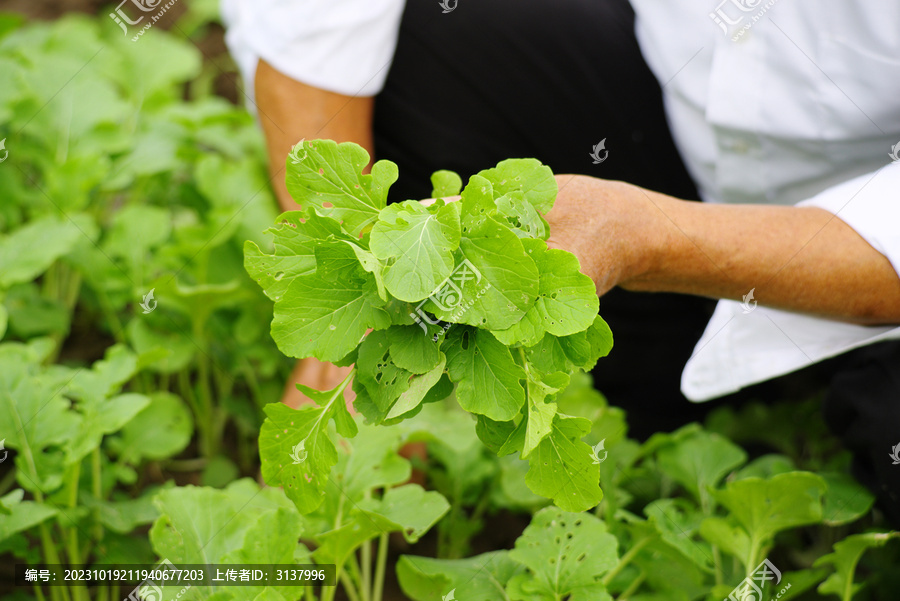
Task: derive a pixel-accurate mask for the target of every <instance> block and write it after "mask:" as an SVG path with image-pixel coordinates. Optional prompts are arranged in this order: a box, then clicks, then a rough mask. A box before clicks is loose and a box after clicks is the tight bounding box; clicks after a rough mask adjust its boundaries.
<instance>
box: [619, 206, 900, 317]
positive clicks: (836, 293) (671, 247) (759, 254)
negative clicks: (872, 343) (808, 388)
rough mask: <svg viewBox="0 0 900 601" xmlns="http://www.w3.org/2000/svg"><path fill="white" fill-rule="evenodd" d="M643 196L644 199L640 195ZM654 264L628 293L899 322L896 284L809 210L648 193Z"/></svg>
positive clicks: (887, 270) (846, 233) (628, 284)
mask: <svg viewBox="0 0 900 601" xmlns="http://www.w3.org/2000/svg"><path fill="white" fill-rule="evenodd" d="M645 192H646V191H645ZM646 199H647V200H648V201H649V202H650V203H652V206H653V208H654V209H655V211H656V220H655V221H656V224H657V228H658V232H659V234H658V236H659V237H658V240H659V241H661V242H662V244H661V245H659V246H658V247H657V250H656V252H655V254H654V256H655V257H656V260H654V261H652V262H651V268H650V269H649V270H647V271H646V272H644V273H642V274H640V275H638V276H636V277H634V278H632V279H630V280H628V281H624V282H621V285H622V286H623V287H625V288H628V289H631V290H647V291H671V292H683V293H689V294H697V295H702V296H709V297H714V298H730V299H735V300H740V299H741V298H742V296H743V295H745V294H747V293H748V292H749V291H750V290H751V289H755V291H754V297H755V298H756V299H757V300H758V302H759V303H760V304H762V305H766V306H771V307H776V308H781V309H786V310H791V311H797V312H801V313H809V314H813V315H819V316H824V317H829V318H832V319H840V320H846V321H851V322H856V323H863V324H887V323H900V277H898V275H897V272H896V271H895V270H894V268H893V267H892V266H891V264H890V262H889V261H888V260H887V258H886V257H885V256H884V255H882V254H881V253H879V252H878V251H876V250H875V249H874V248H872V246H870V245H869V244H868V243H867V242H866V241H865V240H864V239H863V238H861V237H860V236H859V234H857V233H856V232H855V231H854V230H853V229H852V228H851V227H850V226H848V225H847V224H846V223H844V222H843V221H841V220H840V219H839V218H837V217H835V216H834V215H832V214H831V213H829V212H827V211H824V210H822V209H818V208H814V207H775V206H752V205H730V206H729V205H711V204H704V203H692V202H684V201H680V200H677V199H674V198H671V197H668V196H665V195H662V194H656V193H653V192H646Z"/></svg>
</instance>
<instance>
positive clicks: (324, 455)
mask: <svg viewBox="0 0 900 601" xmlns="http://www.w3.org/2000/svg"><path fill="white" fill-rule="evenodd" d="M368 162H369V156H368V153H366V151H365V150H364V149H362V148H361V147H359V146H357V145H356V144H352V143H343V144H337V143H335V142H333V141H330V140H314V141H307V142H301V144H300V145H299V146H298V147H296V148H295V150H294V152H293V153H292V156H291V157H290V158H289V159H288V161H287V187H288V190H289V192H290V193H291V195H292V196H293V197H294V200H295V201H296V202H297V203H298V204H299V205H300V210H298V211H291V212H288V213H285V214H283V215H282V216H281V217H279V218H278V225H277V226H276V227H274V228H272V229H270V230H268V231H269V233H270V234H272V236H273V238H274V252H272V253H271V254H268V253H266V252H263V251H262V250H260V248H259V246H258V245H257V244H256V243H254V242H252V241H249V242H247V244H246V246H245V267H246V269H247V271H248V272H249V273H250V275H251V276H252V277H253V278H254V279H256V280H257V281H258V282H259V283H260V285H261V286H262V288H263V290H264V291H265V293H266V295H267V296H268V297H269V298H271V299H272V300H273V301H274V302H275V307H274V319H273V321H272V337H273V338H274V340H275V342H276V343H277V345H278V347H279V348H280V349H281V351H282V352H284V353H285V354H286V355H289V356H291V357H297V358H305V357H316V358H317V359H320V360H323V361H331V362H335V363H338V364H341V365H350V364H355V367H354V369H353V371H352V373H351V376H348V377H347V379H345V380H344V381H343V382H342V383H341V384H340V385H339V386H338V387H337V388H335V389H334V390H330V391H313V390H311V389H308V388H306V387H301V389H302V390H303V392H304V393H305V394H307V395H308V396H310V397H311V398H312V399H313V400H315V401H316V402H317V403H318V405H319V406H318V407H306V408H302V409H299V410H295V409H291V408H289V407H286V406H284V405H280V404H271V405H269V406H268V407H267V409H266V414H267V416H268V419H267V420H266V422H265V424H264V425H263V428H262V432H261V435H260V454H261V458H262V463H263V467H262V470H263V476H264V477H265V479H266V482H268V483H269V484H270V485H273V486H284V488H285V491H286V492H287V495H288V496H289V497H290V498H291V499H292V500H293V501H294V503H295V504H296V505H297V507H298V508H299V509H300V511H301V512H303V513H308V512H311V511H313V510H315V509H316V508H317V507H318V506H319V504H320V503H321V502H322V499H323V495H324V493H325V488H326V484H327V482H328V478H329V474H330V472H331V470H332V468H333V467H334V465H335V463H336V461H337V453H336V449H335V446H334V442H333V441H332V439H331V437H330V435H329V431H328V423H329V422H330V421H334V423H335V426H336V429H337V432H338V433H339V434H340V435H341V436H344V437H352V436H355V435H356V430H357V427H356V424H355V422H354V421H353V419H351V417H350V414H349V412H348V411H347V409H346V407H345V405H344V400H343V390H344V388H345V387H347V386H348V385H349V384H350V382H351V380H352V382H353V390H354V391H355V392H356V395H357V396H356V401H355V403H354V407H355V408H356V410H357V411H359V412H360V413H362V414H363V416H364V417H365V418H366V421H367V423H370V424H393V423H397V422H400V421H402V420H404V419H406V418H408V417H412V416H413V415H415V414H416V413H418V412H419V411H420V410H421V407H422V404H423V403H428V402H433V401H439V400H442V399H444V398H446V397H448V396H449V395H450V394H452V393H454V392H455V395H456V400H457V401H458V403H459V405H460V406H461V407H462V408H463V409H465V410H466V411H468V412H469V413H471V414H473V415H474V416H475V418H476V420H477V423H476V431H477V433H478V436H479V438H480V439H481V440H482V441H483V442H484V444H485V445H486V446H487V447H488V448H490V449H491V450H493V451H495V452H496V453H498V454H499V455H501V456H502V455H509V454H512V453H519V456H520V457H521V458H522V459H527V460H528V462H529V470H528V472H527V475H526V478H525V480H526V483H527V485H528V487H529V488H530V489H531V490H532V491H533V492H535V493H536V494H538V495H541V496H544V497H547V498H550V499H552V500H553V501H554V503H555V504H556V505H557V506H559V507H560V508H561V509H564V510H566V511H583V510H585V509H588V508H591V507H594V506H595V505H597V503H599V502H600V500H601V499H602V491H601V490H600V487H599V484H598V481H599V462H598V461H597V458H596V456H595V453H594V450H593V449H592V448H591V446H589V445H588V444H587V443H585V442H583V441H582V440H581V439H582V437H584V436H585V435H586V434H587V433H588V432H590V430H591V422H590V421H589V420H587V419H584V418H581V417H574V416H570V415H565V414H563V413H561V412H560V411H559V409H558V407H557V404H556V402H555V399H556V396H557V394H559V392H560V391H562V390H564V389H565V388H566V386H568V384H569V381H570V378H571V376H572V375H573V374H575V373H578V372H581V371H585V370H589V369H591V368H592V367H593V366H594V365H595V364H596V362H597V360H598V359H599V358H600V357H602V356H604V355H606V354H607V353H608V352H609V350H610V348H611V346H612V334H611V333H610V330H609V328H608V327H607V325H606V323H605V322H604V321H603V319H602V318H600V317H599V316H598V314H597V311H598V298H597V294H596V290H595V288H594V284H593V282H592V281H591V279H590V278H589V277H588V276H586V275H584V274H582V273H581V272H580V271H579V264H578V260H577V259H576V258H575V256H574V255H572V254H571V253H569V252H566V251H563V250H558V249H551V248H548V247H547V243H546V239H547V238H548V237H549V233H550V232H549V226H548V225H547V222H546V221H544V219H543V217H542V216H541V214H542V213H546V212H547V211H549V210H550V209H551V208H552V206H553V202H554V200H555V198H556V193H557V184H556V180H555V178H554V177H553V173H552V172H551V171H550V169H549V168H548V167H546V166H544V165H542V164H541V163H540V162H539V161H537V160H535V159H511V160H506V161H503V162H501V163H499V164H498V165H497V166H496V167H494V168H492V169H486V170H484V171H481V172H480V173H478V174H476V175H473V176H472V177H471V178H470V179H469V182H468V184H467V185H466V186H465V188H464V189H462V180H461V179H460V177H459V176H458V175H457V174H455V173H452V172H449V171H439V172H437V173H435V174H434V175H433V176H432V183H433V185H434V190H433V196H434V197H435V198H436V199H437V200H436V201H435V202H434V203H433V204H430V205H426V204H423V203H420V202H418V201H413V200H408V201H405V202H402V203H398V204H393V205H391V206H388V205H387V195H388V190H389V188H390V186H391V185H392V184H393V183H394V182H395V181H396V180H397V177H398V173H397V166H396V165H395V164H394V163H392V162H390V161H379V162H377V163H375V165H374V166H373V167H372V170H371V173H370V174H363V173H362V171H363V169H364V167H365V166H366V165H367V164H368ZM455 195H461V198H460V200H459V202H445V201H444V200H443V199H442V197H447V196H455ZM367 332H368V334H367ZM301 443H302V446H301V447H298V445H301ZM295 448H302V449H303V450H304V451H305V453H306V454H305V456H304V457H305V458H304V460H303V461H294V462H291V461H290V460H289V459H290V457H291V456H292V453H293V449H295ZM294 456H295V457H296V455H294Z"/></svg>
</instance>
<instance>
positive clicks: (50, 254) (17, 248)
mask: <svg viewBox="0 0 900 601" xmlns="http://www.w3.org/2000/svg"><path fill="white" fill-rule="evenodd" d="M82 227H83V224H82ZM83 235H84V234H83V233H82V231H81V229H79V226H78V225H76V223H75V222H73V221H72V220H71V219H61V218H56V217H53V216H50V215H48V216H46V217H41V218H39V219H35V220H34V221H31V222H30V223H28V224H27V225H24V226H22V227H20V228H19V229H17V230H15V231H13V232H12V233H11V234H8V235H2V234H0V288H8V287H9V286H11V285H13V284H15V283H18V282H30V281H31V280H33V279H34V278H36V277H37V276H39V275H41V274H42V273H44V271H46V270H47V268H48V267H50V265H52V264H53V262H54V261H56V259H58V258H59V257H61V256H63V255H65V254H66V253H68V252H69V251H70V250H71V249H72V248H73V247H74V246H75V243H76V242H78V241H79V240H80V239H81V237H82V236H83Z"/></svg>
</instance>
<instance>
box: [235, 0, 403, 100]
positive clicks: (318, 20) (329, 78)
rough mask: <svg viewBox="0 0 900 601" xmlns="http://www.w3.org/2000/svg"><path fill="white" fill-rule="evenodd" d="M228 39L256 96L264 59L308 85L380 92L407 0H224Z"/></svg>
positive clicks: (341, 90)
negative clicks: (257, 77)
mask: <svg viewBox="0 0 900 601" xmlns="http://www.w3.org/2000/svg"><path fill="white" fill-rule="evenodd" d="M221 2H222V5H221V6H222V19H223V21H224V22H225V25H226V28H227V31H226V34H225V42H226V44H227V45H228V49H229V50H230V52H231V55H232V56H233V57H234V59H235V62H236V63H237V65H238V68H239V69H240V71H241V74H242V76H243V78H244V82H245V89H244V92H245V93H246V94H247V95H248V97H249V98H250V99H251V101H252V98H253V81H254V77H255V74H256V65H257V63H258V61H259V59H264V60H265V61H266V62H267V63H269V64H270V65H272V67H274V68H275V69H276V70H277V71H279V72H281V73H283V74H285V75H287V76H288V77H290V78H291V79H295V80H297V81H300V82H303V83H305V84H307V85H310V86H315V87H317V88H322V89H324V90H329V91H331V92H337V93H339V94H345V95H347V96H374V95H376V94H378V92H380V91H381V89H382V87H383V86H384V82H385V79H386V78H387V74H388V70H389V69H390V66H391V60H392V59H393V56H394V50H395V48H396V45H397V35H398V30H399V28H400V19H401V17H402V14H403V7H404V4H405V2H404V0H221Z"/></svg>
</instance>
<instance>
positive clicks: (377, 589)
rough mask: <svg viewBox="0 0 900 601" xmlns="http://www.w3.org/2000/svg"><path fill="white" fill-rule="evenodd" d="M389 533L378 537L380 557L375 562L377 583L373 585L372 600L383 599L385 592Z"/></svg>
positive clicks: (379, 600) (378, 600)
mask: <svg viewBox="0 0 900 601" xmlns="http://www.w3.org/2000/svg"><path fill="white" fill-rule="evenodd" d="M388 542H389V539H388V533H387V532H384V533H382V534H381V536H379V537H378V559H377V560H376V562H377V563H376V564H375V583H374V584H373V586H372V601H381V596H382V595H383V594H384V571H385V567H386V566H387V554H388Z"/></svg>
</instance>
